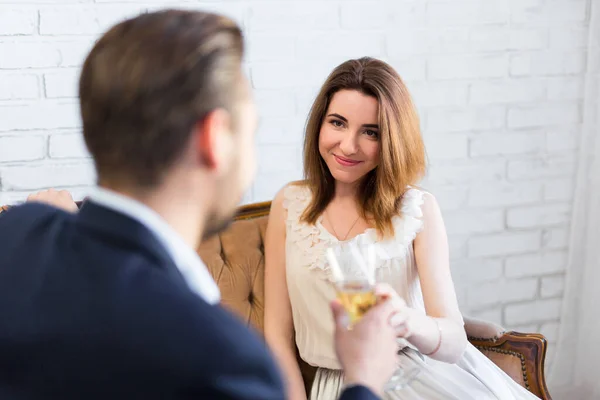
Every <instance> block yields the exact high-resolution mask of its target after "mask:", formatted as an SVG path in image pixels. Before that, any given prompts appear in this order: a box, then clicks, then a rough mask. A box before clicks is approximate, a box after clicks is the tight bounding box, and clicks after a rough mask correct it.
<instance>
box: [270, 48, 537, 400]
mask: <svg viewBox="0 0 600 400" xmlns="http://www.w3.org/2000/svg"><path fill="white" fill-rule="evenodd" d="M304 170H305V171H304V172H305V178H306V180H305V181H303V182H299V183H291V184H289V185H287V186H286V187H285V188H283V189H282V190H281V191H280V193H278V194H277V196H276V198H275V199H274V201H273V203H272V208H271V213H270V216H269V223H268V228H267V234H266V243H265V252H266V272H265V335H266V339H267V342H268V344H269V345H270V347H271V348H272V350H273V352H274V353H275V355H276V357H277V359H278V361H279V362H280V364H281V366H282V367H283V369H284V371H285V374H286V378H287V383H288V388H289V389H288V390H289V398H290V399H292V400H303V399H306V398H307V393H305V389H304V385H303V381H302V377H301V374H300V370H299V368H298V364H297V362H296V347H297V348H298V350H299V353H300V356H301V357H302V359H303V360H304V361H306V362H307V363H308V364H311V365H313V366H316V367H318V370H317V374H316V378H315V381H314V383H313V385H312V390H311V393H310V394H309V395H310V396H309V398H310V399H312V400H333V399H336V398H337V397H338V394H339V393H340V391H341V388H342V386H343V379H344V377H343V374H342V372H341V370H340V366H339V364H338V361H337V358H336V356H335V352H334V348H333V330H334V328H333V323H332V322H331V317H330V315H329V310H328V307H327V304H328V302H329V301H330V300H331V299H332V298H334V297H335V290H334V288H333V287H332V284H331V279H332V277H331V271H330V268H329V265H328V263H327V261H326V257H325V254H324V253H325V249H326V248H327V247H328V246H332V245H336V244H339V243H352V242H355V243H356V244H358V245H368V244H374V246H375V248H376V253H377V255H378V257H377V263H376V268H377V271H378V272H379V275H380V276H382V272H383V276H385V281H386V282H387V283H389V284H390V286H391V287H392V288H393V290H394V291H395V292H397V293H398V294H399V296H400V297H402V298H403V299H404V302H403V301H398V302H397V304H398V306H397V307H398V310H397V311H398V314H399V316H400V317H399V318H396V319H395V323H396V324H397V325H396V330H397V332H398V336H399V338H403V339H405V340H407V341H408V346H409V348H410V349H412V351H406V352H405V353H404V355H403V356H402V357H401V366H402V368H406V369H410V368H414V367H418V368H419V369H420V373H419V374H418V375H417V378H416V379H415V380H414V381H412V383H411V384H410V385H409V386H408V387H405V388H403V389H398V391H397V396H394V395H393V394H390V393H387V394H386V396H389V398H402V399H432V398H435V399H440V398H442V399H461V400H465V399H478V400H480V399H503V400H504V399H535V398H536V397H535V396H534V395H533V394H531V393H530V392H528V391H527V390H526V389H524V388H522V387H521V386H519V385H518V384H517V383H516V382H514V381H513V380H512V379H511V378H510V377H509V376H508V375H506V374H505V373H504V372H503V371H502V370H500V369H499V368H498V367H496V365H494V364H493V363H492V362H491V361H490V360H489V359H487V358H486V357H485V356H484V355H483V354H482V353H481V352H479V351H478V350H477V349H475V348H474V347H473V346H471V345H470V344H469V343H468V341H467V338H466V334H465V331H464V327H463V320H462V316H461V313H460V311H459V308H458V304H457V300H456V295H455V291H454V286H453V282H452V278H451V275H450V267H449V257H448V242H447V237H446V231H445V228H444V222H443V220H442V216H441V213H440V209H439V207H438V204H437V202H436V200H435V198H434V197H433V196H432V195H431V194H429V193H426V192H423V191H421V190H419V189H417V188H415V187H414V185H415V184H416V183H417V182H418V181H419V180H420V178H421V177H422V176H423V175H424V173H425V151H424V146H423V142H422V138H421V134H420V129H419V121H418V117H417V114H416V111H415V108H414V106H413V104H412V101H411V98H410V95H409V93H408V90H407V88H406V86H405V85H404V83H403V82H402V80H401V78H400V77H399V76H398V74H397V73H396V71H394V69H393V68H391V67H390V66H389V65H387V64H386V63H384V62H382V61H379V60H375V59H371V58H362V59H358V60H350V61H347V62H345V63H343V64H341V65H340V66H338V67H337V68H335V70H334V71H333V72H332V73H331V74H330V75H329V77H328V78H327V80H326V82H325V84H324V85H323V87H322V88H321V91H320V92H319V94H318V95H317V98H316V100H315V102H314V104H313V106H312V109H311V111H310V115H309V117H308V122H307V127H306V137H305V142H304Z"/></svg>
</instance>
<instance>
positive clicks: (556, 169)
mask: <svg viewBox="0 0 600 400" xmlns="http://www.w3.org/2000/svg"><path fill="white" fill-rule="evenodd" d="M576 166H577V161H576V160H575V158H574V157H572V156H562V155H557V156H548V157H545V158H536V159H530V160H514V161H509V162H508V171H507V174H508V179H510V180H512V181H520V180H531V179H542V178H564V177H570V176H573V174H574V173H575V169H576Z"/></svg>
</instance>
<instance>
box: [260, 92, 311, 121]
mask: <svg viewBox="0 0 600 400" xmlns="http://www.w3.org/2000/svg"><path fill="white" fill-rule="evenodd" d="M311 95H312V96H313V99H314V97H316V94H314V93H311ZM254 99H255V101H256V105H257V108H258V112H259V114H260V115H261V116H264V117H291V116H293V115H294V114H295V113H296V99H295V98H294V95H293V93H290V92H289V91H284V90H255V91H254ZM311 101H312V100H311ZM301 115H307V113H304V114H301Z"/></svg>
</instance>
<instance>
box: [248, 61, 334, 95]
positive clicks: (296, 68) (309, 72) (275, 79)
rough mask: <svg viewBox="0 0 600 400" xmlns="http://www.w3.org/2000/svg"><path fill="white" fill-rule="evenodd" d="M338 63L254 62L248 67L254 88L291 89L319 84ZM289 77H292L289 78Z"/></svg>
mask: <svg viewBox="0 0 600 400" xmlns="http://www.w3.org/2000/svg"><path fill="white" fill-rule="evenodd" d="M337 65H338V63H337V62H326V61H316V62H310V63H309V62H297V63H287V62H286V63H274V62H270V63H255V64H253V65H252V67H250V76H251V80H252V85H253V87H254V88H255V89H278V90H285V89H292V88H297V87H302V86H308V87H314V86H315V85H319V86H320V85H321V84H323V83H324V82H325V79H327V76H328V75H329V74H330V73H331V71H332V70H333V69H334V68H335V67H336V66H337ZM290 77H294V78H293V79H290Z"/></svg>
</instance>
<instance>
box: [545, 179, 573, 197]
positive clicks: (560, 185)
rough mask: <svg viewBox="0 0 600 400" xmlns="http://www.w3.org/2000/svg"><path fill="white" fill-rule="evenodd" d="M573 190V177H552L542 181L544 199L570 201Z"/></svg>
mask: <svg viewBox="0 0 600 400" xmlns="http://www.w3.org/2000/svg"><path fill="white" fill-rule="evenodd" d="M574 192H575V179H573V178H567V179H552V180H551V181H549V182H546V183H544V200H548V201H571V200H573V196H574Z"/></svg>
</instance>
